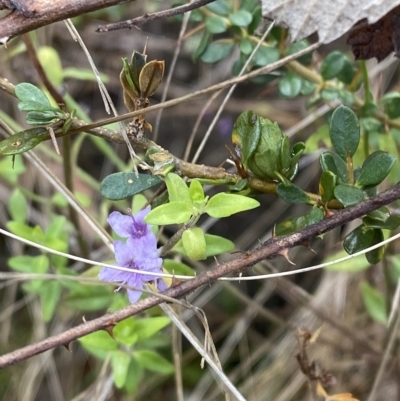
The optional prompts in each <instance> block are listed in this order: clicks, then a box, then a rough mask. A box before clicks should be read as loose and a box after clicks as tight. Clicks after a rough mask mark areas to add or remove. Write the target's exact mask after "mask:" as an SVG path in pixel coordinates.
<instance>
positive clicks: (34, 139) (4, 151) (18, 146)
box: [0, 127, 50, 156]
mask: <svg viewBox="0 0 400 401" xmlns="http://www.w3.org/2000/svg"><path fill="white" fill-rule="evenodd" d="M49 138H50V134H49V131H47V129H46V128H44V127H40V128H30V129H27V130H25V131H21V132H18V133H17V134H14V135H11V136H10V137H8V138H6V139H3V140H2V141H0V155H2V156H11V155H16V154H18V153H24V152H27V151H28V150H31V149H33V148H34V147H35V146H37V145H39V143H41V142H43V141H45V140H47V139H49Z"/></svg>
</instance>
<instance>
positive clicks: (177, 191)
mask: <svg viewBox="0 0 400 401" xmlns="http://www.w3.org/2000/svg"><path fill="white" fill-rule="evenodd" d="M165 184H166V185H167V189H168V197H169V201H170V202H177V201H178V202H183V203H186V204H187V205H188V206H190V207H191V206H192V199H191V198H190V191H189V188H188V186H187V184H186V182H185V181H184V180H183V179H182V178H181V177H180V176H179V175H178V174H175V173H169V174H168V175H167V176H166V177H165Z"/></svg>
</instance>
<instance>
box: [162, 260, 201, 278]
mask: <svg viewBox="0 0 400 401" xmlns="http://www.w3.org/2000/svg"><path fill="white" fill-rule="evenodd" d="M207 256H208V255H207ZM163 267H164V268H165V269H166V270H167V271H168V272H169V273H171V274H177V275H182V276H194V275H195V271H194V270H193V269H192V268H191V267H190V266H188V265H186V264H185V263H182V262H178V261H176V260H173V259H164V261H163Z"/></svg>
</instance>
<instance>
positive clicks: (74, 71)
mask: <svg viewBox="0 0 400 401" xmlns="http://www.w3.org/2000/svg"><path fill="white" fill-rule="evenodd" d="M62 74H63V78H72V79H78V80H80V81H96V76H95V75H94V73H93V70H90V69H88V68H76V67H69V68H64V70H63V71H62ZM100 78H101V80H102V81H103V82H104V83H107V82H109V81H110V77H109V76H108V75H107V74H103V73H100Z"/></svg>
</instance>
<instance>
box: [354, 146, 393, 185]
mask: <svg viewBox="0 0 400 401" xmlns="http://www.w3.org/2000/svg"><path fill="white" fill-rule="evenodd" d="M395 161H396V158H395V157H394V156H392V155H390V154H389V153H387V152H383V151H382V150H377V151H376V152H373V153H371V154H370V155H369V156H368V157H367V159H366V160H365V162H364V164H363V166H362V169H361V173H360V176H359V177H358V180H357V183H356V184H357V185H358V186H360V187H364V186H374V185H378V184H379V183H381V182H382V181H383V180H384V179H385V178H386V176H387V175H388V174H389V173H390V170H391V169H392V167H393V165H394V163H395Z"/></svg>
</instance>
